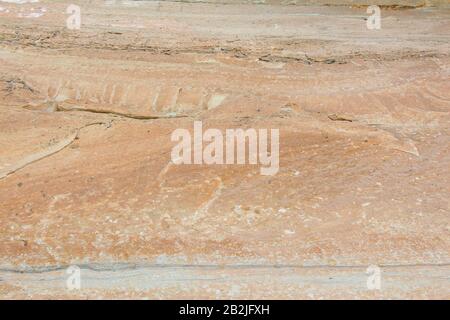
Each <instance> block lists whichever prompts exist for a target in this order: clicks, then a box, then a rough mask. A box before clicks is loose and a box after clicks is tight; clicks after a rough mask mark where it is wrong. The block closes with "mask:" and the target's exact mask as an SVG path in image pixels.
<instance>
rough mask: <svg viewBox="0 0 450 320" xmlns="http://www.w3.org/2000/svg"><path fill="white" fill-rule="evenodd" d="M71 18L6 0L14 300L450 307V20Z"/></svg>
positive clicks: (50, 4)
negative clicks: (272, 134) (212, 152)
mask: <svg viewBox="0 0 450 320" xmlns="http://www.w3.org/2000/svg"><path fill="white" fill-rule="evenodd" d="M73 3H74V4H77V5H78V6H79V7H80V8H81V28H80V30H69V29H67V27H66V19H67V18H68V16H69V14H66V9H67V3H63V2H59V1H57V2H54V1H41V2H37V3H23V4H15V3H8V2H0V63H1V68H0V108H1V109H0V110H1V112H0V298H2V299H14V298H24V299H38V298H50V299H64V298H90V299H101V298H150V299H160V298H162V299H166V298H171V299H179V298H188V299H201V298H203V299H229V298H236V299H239V298H241V299H247V298H251V299H319V298H333V299H334V298H336V299H346V298H350V299H372V298H375V299H378V298H387V299H397V298H416V299H448V298H450V292H449V289H448V288H449V287H450V233H449V232H450V224H449V222H450V206H449V194H450V183H449V182H450V171H449V167H450V114H449V112H450V82H449V75H450V51H449V49H450V10H449V9H447V8H445V7H440V8H434V7H425V8H416V9H407V10H392V9H390V8H386V9H382V12H381V14H382V20H381V21H382V26H381V29H380V30H369V29H367V27H366V21H365V20H366V19H367V17H368V14H367V13H366V10H365V8H364V7H347V6H337V7H334V6H285V5H272V4H266V5H250V4H249V5H246V4H218V3H209V4H208V3H181V2H146V1H139V2H133V1H115V2H114V1H109V2H108V1H107V2H103V1H74V2H73ZM33 13H34V14H33ZM194 121H202V123H203V129H204V130H206V129H208V128H217V129H219V130H221V131H222V132H225V130H226V129H230V128H232V129H237V128H242V129H248V128H256V129H264V128H267V129H279V130H280V138H279V141H280V148H279V159H280V164H279V171H278V172H277V173H276V174H275V175H269V176H265V175H261V174H260V165H251V164H245V165H237V164H234V165H233V164H229V165H206V164H203V165H198V164H192V165H176V164H173V163H172V162H171V150H172V148H173V147H174V145H175V143H174V142H173V141H171V134H172V132H173V131H174V130H176V129H179V128H182V129H188V130H189V131H190V132H192V130H193V123H194ZM70 266H78V267H79V268H80V280H81V281H80V283H81V288H80V289H75V290H69V288H68V287H67V279H68V277H69V275H68V274H67V272H66V271H67V269H68V268H69V267H70ZM369 266H377V267H378V268H379V269H380V272H381V273H380V280H381V287H380V288H377V289H375V290H372V289H373V288H369V286H368V285H367V281H368V279H369V277H370V270H369V271H368V267H369ZM368 273H369V274H368Z"/></svg>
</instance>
